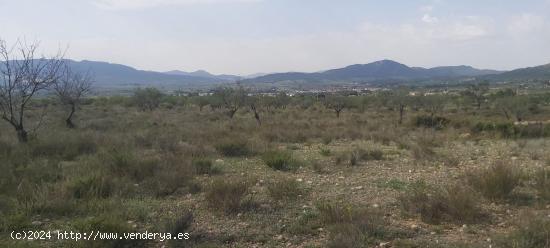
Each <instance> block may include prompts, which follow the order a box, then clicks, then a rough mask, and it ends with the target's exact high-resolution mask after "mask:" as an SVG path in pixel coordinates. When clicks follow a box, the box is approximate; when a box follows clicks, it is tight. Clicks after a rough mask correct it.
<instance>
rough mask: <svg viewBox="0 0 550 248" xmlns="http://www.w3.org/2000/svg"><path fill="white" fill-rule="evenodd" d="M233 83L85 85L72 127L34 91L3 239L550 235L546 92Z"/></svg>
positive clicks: (14, 143) (6, 201) (503, 241)
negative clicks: (134, 88) (148, 88)
mask: <svg viewBox="0 0 550 248" xmlns="http://www.w3.org/2000/svg"><path fill="white" fill-rule="evenodd" d="M237 93H238V92H236V91H235V90H228V91H227V92H226V93H225V95H224V94H221V93H220V98H224V97H225V98H224V101H221V100H219V99H218V100H219V101H216V99H215V95H214V96H212V97H204V98H205V99H201V97H198V96H194V97H187V96H185V97H184V96H182V97H176V96H166V95H165V96H162V98H159V99H158V102H155V101H153V103H143V102H141V103H140V101H141V100H143V99H144V98H143V97H134V98H132V97H117V96H113V97H93V98H88V99H85V100H84V101H83V103H82V104H81V105H80V109H79V110H78V111H77V113H76V117H75V119H74V120H73V121H74V123H75V125H76V128H67V127H65V125H64V124H65V123H64V122H63V120H64V116H65V115H66V111H64V110H63V108H62V106H60V105H59V104H57V103H56V102H55V101H53V100H49V99H37V100H36V101H35V102H34V105H33V107H34V108H33V109H32V111H31V112H29V116H28V118H29V119H30V120H31V122H30V123H34V122H38V119H39V118H40V116H41V111H42V106H44V105H45V104H46V103H47V108H46V109H47V113H48V114H47V115H46V117H45V119H44V120H43V121H42V124H41V125H40V127H39V128H38V129H36V130H35V131H34V132H32V133H31V134H30V138H29V141H28V142H26V143H19V142H18V140H17V137H16V135H15V132H14V131H13V130H12V127H11V126H8V124H7V123H4V122H2V123H1V124H0V130H1V131H0V170H1V174H0V189H1V191H0V217H1V218H0V221H1V222H0V229H1V231H2V232H1V233H2V234H1V236H0V246H2V247H518V248H520V247H526V248H527V247H550V238H549V237H550V231H549V230H550V205H549V204H550V154H549V153H548V151H549V150H550V145H549V141H550V140H549V137H550V125H549V124H548V123H547V122H544V121H547V120H548V119H550V118H549V117H550V95H549V94H546V93H544V92H541V91H539V92H538V93H535V92H524V94H522V95H514V96H503V94H504V93H509V91H506V90H501V89H495V88H492V89H491V90H490V91H488V92H485V93H484V98H483V101H479V104H478V103H477V101H476V100H479V99H475V96H474V97H469V96H468V95H461V94H455V95H443V94H444V93H441V92H439V93H436V94H433V95H432V94H425V95H426V96H422V95H424V94H420V95H421V96H418V94H417V96H416V97H413V96H409V95H407V96H404V95H399V97H395V96H396V95H397V93H395V94H386V93H383V92H382V93H376V92H374V93H370V94H369V95H367V96H338V97H336V96H334V97H333V96H328V95H327V96H324V95H323V96H322V97H320V96H318V95H317V96H308V95H306V96H293V97H284V96H282V95H279V96H276V97H260V98H258V99H259V100H258V99H256V101H248V100H247V101H245V100H243V99H244V98H246V97H243V98H239V97H238V96H235V95H233V94H237ZM273 99H277V100H280V102H279V101H273ZM518 99H519V100H518ZM241 100H243V101H242V102H240V101H241ZM504 100H506V102H509V104H505V102H504ZM231 101H233V102H231ZM268 101H269V102H270V103H269V104H267V102H268ZM245 102H246V103H245ZM250 102H253V104H249V103H250ZM510 103H511V104H510ZM251 106H254V108H251ZM504 106H506V108H505V107H504ZM233 110H235V111H233ZM400 110H403V111H402V114H403V118H402V120H401V121H400ZM228 111H229V112H233V113H230V114H227V112H228ZM340 111H341V112H340ZM255 112H256V113H257V117H258V119H255V114H254V113H255ZM337 112H338V117H337ZM503 112H505V113H504V114H503ZM232 114H234V116H233V115H232ZM509 115H510V116H509ZM516 121H520V122H518V123H515V124H514V122H516ZM535 121H540V122H535ZM31 131H32V130H31ZM25 230H46V231H48V230H49V231H52V232H53V233H54V234H56V233H57V232H59V231H75V232H88V233H89V232H91V231H101V232H117V233H123V232H145V231H148V232H167V233H173V234H176V233H183V232H188V233H189V234H190V239H188V240H181V241H174V240H170V241H168V240H166V241H159V240H155V241H144V240H139V241H136V240H102V241H83V240H80V241H78V242H77V241H73V240H58V239H57V236H56V237H54V238H52V239H49V240H32V241H29V240H24V241H21V240H19V241H17V240H13V239H11V238H10V232H12V231H25Z"/></svg>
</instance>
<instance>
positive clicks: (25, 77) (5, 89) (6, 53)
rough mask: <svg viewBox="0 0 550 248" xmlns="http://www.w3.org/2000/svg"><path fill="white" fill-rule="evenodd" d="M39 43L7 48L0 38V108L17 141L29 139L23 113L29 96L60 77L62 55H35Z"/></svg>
mask: <svg viewBox="0 0 550 248" xmlns="http://www.w3.org/2000/svg"><path fill="white" fill-rule="evenodd" d="M38 46H39V44H38V42H34V43H30V44H28V43H26V42H22V41H17V42H16V44H15V45H14V46H13V47H11V48H10V47H8V45H7V44H6V42H5V41H4V40H1V39H0V61H1V62H0V64H1V65H0V111H1V114H2V119H3V120H4V121H6V122H8V123H9V124H10V125H11V126H12V127H13V128H14V129H15V131H16V132H17V138H18V139H19V141H20V142H27V141H28V132H27V128H26V122H25V113H26V112H27V110H28V109H29V103H30V101H31V99H32V98H33V97H34V96H35V94H36V93H37V92H39V91H42V90H44V89H47V88H49V87H51V86H52V85H53V84H55V83H56V82H57V81H58V80H59V79H60V77H61V76H62V68H63V64H64V61H63V54H62V53H61V52H58V53H57V55H54V56H51V57H48V58H46V57H40V58H37V56H36V53H37V49H38Z"/></svg>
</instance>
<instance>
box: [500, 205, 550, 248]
mask: <svg viewBox="0 0 550 248" xmlns="http://www.w3.org/2000/svg"><path fill="white" fill-rule="evenodd" d="M495 241H496V242H495V243H496V245H497V246H498V247H503V248H547V247H550V220H548V217H547V216H545V215H536V214H533V213H528V214H523V215H522V216H521V218H520V219H519V223H518V227H517V229H516V230H514V231H512V232H511V233H509V234H507V235H505V236H500V237H497V238H496V239H495Z"/></svg>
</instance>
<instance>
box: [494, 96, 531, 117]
mask: <svg viewBox="0 0 550 248" xmlns="http://www.w3.org/2000/svg"><path fill="white" fill-rule="evenodd" d="M495 105H496V107H497V108H499V109H500V110H501V111H502V113H503V114H504V116H505V117H506V119H507V120H510V119H511V117H512V116H513V117H514V118H515V119H516V121H518V122H522V121H523V120H524V119H525V116H526V115H527V113H529V108H530V107H531V106H532V105H533V103H532V102H530V101H529V98H528V97H527V96H517V95H516V96H506V97H502V98H499V99H497V100H496V101H495Z"/></svg>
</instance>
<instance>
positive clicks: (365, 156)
mask: <svg viewBox="0 0 550 248" xmlns="http://www.w3.org/2000/svg"><path fill="white" fill-rule="evenodd" d="M383 159H384V152H383V151H381V150H378V149H374V150H364V149H360V148H357V149H354V150H353V151H351V152H349V153H342V154H340V155H339V156H338V157H337V158H336V163H337V164H340V163H342V161H346V160H347V161H348V165H350V166H357V165H359V163H360V162H365V161H371V160H383Z"/></svg>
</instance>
